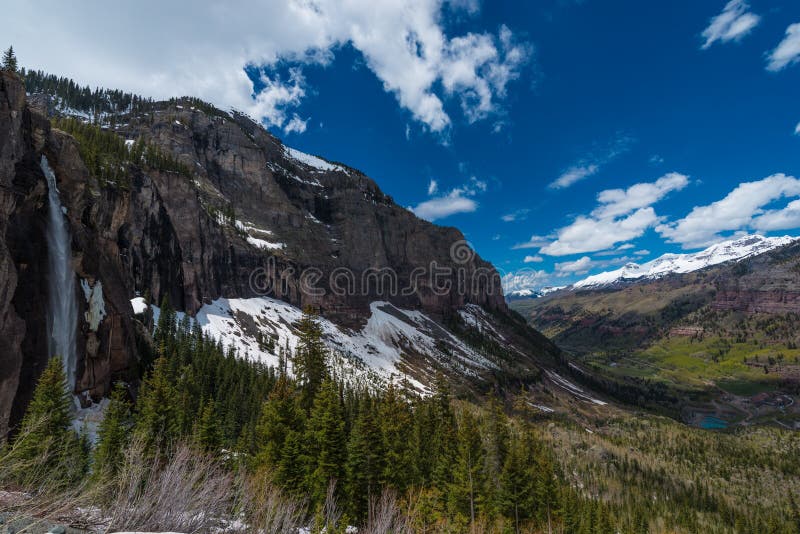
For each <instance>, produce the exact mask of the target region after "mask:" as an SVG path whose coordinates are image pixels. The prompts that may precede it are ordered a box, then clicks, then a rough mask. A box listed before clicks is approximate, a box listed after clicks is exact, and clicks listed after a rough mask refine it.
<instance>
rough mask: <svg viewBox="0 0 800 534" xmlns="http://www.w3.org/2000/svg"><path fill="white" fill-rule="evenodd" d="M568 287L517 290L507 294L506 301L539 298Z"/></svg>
mask: <svg viewBox="0 0 800 534" xmlns="http://www.w3.org/2000/svg"><path fill="white" fill-rule="evenodd" d="M565 287H566V286H544V287H542V288H540V289H515V290H512V291H509V292H507V293H506V301H508V302H510V301H512V300H516V299H525V298H539V297H543V296H545V295H547V294H549V293H552V292H554V291H559V290H561V289H564V288H565Z"/></svg>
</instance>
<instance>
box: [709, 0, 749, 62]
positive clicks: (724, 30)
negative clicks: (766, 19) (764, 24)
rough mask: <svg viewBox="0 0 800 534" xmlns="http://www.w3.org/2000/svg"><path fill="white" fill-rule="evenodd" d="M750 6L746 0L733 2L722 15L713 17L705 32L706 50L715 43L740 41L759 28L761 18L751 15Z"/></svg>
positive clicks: (734, 0) (733, 0)
mask: <svg viewBox="0 0 800 534" xmlns="http://www.w3.org/2000/svg"><path fill="white" fill-rule="evenodd" d="M749 10H750V6H749V5H748V4H747V2H745V1H744V0H731V1H730V2H728V3H727V4H726V5H725V7H724V8H723V10H722V13H720V14H719V15H717V16H715V17H713V18H712V19H711V21H710V22H709V24H708V27H707V28H706V29H705V30H703V38H704V39H705V42H704V43H703V46H702V47H701V48H703V49H704V50H705V49H706V48H708V47H710V46H711V45H712V44H714V43H715V42H717V41H719V42H721V43H727V42H729V41H738V40H739V39H741V38H742V37H744V36H745V35H747V34H748V33H750V32H751V31H752V30H753V28H755V27H756V26H758V23H759V22H760V21H761V17H759V16H758V15H755V14H753V13H751V12H750V11H749Z"/></svg>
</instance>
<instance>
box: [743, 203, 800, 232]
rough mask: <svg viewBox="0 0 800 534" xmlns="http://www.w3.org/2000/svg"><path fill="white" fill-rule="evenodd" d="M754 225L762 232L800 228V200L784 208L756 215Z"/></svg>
mask: <svg viewBox="0 0 800 534" xmlns="http://www.w3.org/2000/svg"><path fill="white" fill-rule="evenodd" d="M752 227H753V228H754V229H756V230H758V231H760V232H769V231H771V230H789V229H791V228H800V200H793V201H791V202H789V203H788V204H787V205H786V206H785V207H784V208H782V209H776V210H767V211H765V212H764V213H763V214H761V215H759V216H758V217H756V219H755V220H754V221H753V224H752Z"/></svg>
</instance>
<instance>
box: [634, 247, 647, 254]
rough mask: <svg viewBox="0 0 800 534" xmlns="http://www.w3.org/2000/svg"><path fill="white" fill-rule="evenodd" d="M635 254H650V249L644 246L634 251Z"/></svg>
mask: <svg viewBox="0 0 800 534" xmlns="http://www.w3.org/2000/svg"><path fill="white" fill-rule="evenodd" d="M633 255H634V256H649V255H650V251H649V250H647V249H646V248H643V249H642V250H637V251H636V252H634V253H633Z"/></svg>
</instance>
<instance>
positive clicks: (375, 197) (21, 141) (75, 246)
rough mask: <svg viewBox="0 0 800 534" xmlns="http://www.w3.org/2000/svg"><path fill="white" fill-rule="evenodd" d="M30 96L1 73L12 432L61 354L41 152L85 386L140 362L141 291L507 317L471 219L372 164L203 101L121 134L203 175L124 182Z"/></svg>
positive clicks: (177, 299)
mask: <svg viewBox="0 0 800 534" xmlns="http://www.w3.org/2000/svg"><path fill="white" fill-rule="evenodd" d="M31 100H32V101H31V103H30V104H28V102H27V101H26V96H25V90H24V87H23V85H22V83H21V81H20V80H19V79H18V78H17V77H15V76H13V75H9V74H7V73H0V353H2V359H0V427H2V428H0V432H3V433H4V432H5V431H6V429H7V423H8V421H11V422H12V423H13V422H14V421H16V420H18V419H19V418H20V416H21V414H22V412H23V410H24V407H25V406H26V405H27V402H28V400H29V397H30V393H31V391H32V385H33V383H35V379H36V377H38V375H39V372H40V371H41V369H42V368H43V366H44V364H45V362H46V359H47V325H46V320H45V317H46V312H47V290H46V287H47V284H46V280H47V276H48V273H47V267H46V266H47V253H48V252H47V246H46V239H45V235H44V232H45V230H46V211H47V186H46V182H45V179H44V176H43V174H42V172H41V169H40V167H39V161H40V159H41V156H42V155H44V156H46V157H47V159H48V161H49V163H50V166H51V167H52V168H53V169H54V171H55V174H56V178H57V180H58V187H59V191H60V196H61V201H62V204H63V205H64V207H65V208H66V214H67V218H68V222H69V227H70V231H71V235H72V252H73V266H74V269H75V272H76V275H77V279H78V282H79V283H78V284H76V295H77V300H78V302H79V306H80V310H79V311H80V317H81V318H82V320H81V321H80V324H79V325H77V328H78V329H79V330H80V332H79V336H78V338H79V341H78V354H79V358H78V362H77V377H78V378H77V384H76V392H78V393H81V394H83V395H84V397H86V398H88V397H94V398H97V397H98V396H101V395H103V394H105V393H107V392H108V390H109V387H110V384H111V383H112V380H115V379H127V380H131V379H133V378H134V377H135V376H136V373H135V372H134V370H135V368H136V364H137V352H136V343H137V338H139V337H142V336H141V334H142V332H143V327H142V325H140V324H139V323H138V322H137V321H135V320H134V319H133V310H132V307H131V303H130V299H131V298H133V297H134V296H137V295H151V296H152V300H153V301H154V302H159V301H160V299H161V298H162V297H164V296H168V297H169V299H170V301H171V303H172V304H173V306H175V307H176V308H178V309H180V310H184V311H186V312H187V313H189V314H190V315H193V314H194V313H195V312H197V311H198V310H199V309H200V308H201V307H202V306H203V305H204V304H208V303H209V302H211V301H213V300H215V299H218V298H220V297H226V298H236V297H240V298H247V297H252V296H256V295H260V296H268V297H273V298H276V299H280V300H282V301H285V302H288V303H290V304H293V305H295V306H299V307H301V306H305V305H307V304H311V305H314V306H316V307H318V308H319V309H320V311H321V313H322V314H323V315H324V316H325V317H326V318H327V319H330V320H331V321H333V322H334V323H337V324H339V325H341V326H342V327H343V328H359V327H360V326H362V325H364V324H365V323H366V321H367V318H368V317H369V315H370V303H371V302H374V301H386V302H389V303H391V304H393V305H395V306H398V307H401V308H403V309H406V310H420V311H421V312H424V313H426V314H428V316H430V317H433V318H436V319H437V320H439V321H442V322H443V321H446V320H448V318H452V317H453V316H455V315H457V314H456V312H457V310H459V309H461V308H463V307H464V306H465V305H468V304H473V305H477V306H480V307H481V308H483V309H484V310H486V311H489V312H495V313H498V314H500V315H501V316H504V317H508V315H507V312H508V310H507V309H506V304H505V301H504V299H503V295H502V290H501V288H500V282H499V277H498V276H497V273H496V271H495V270H494V268H493V267H492V266H491V265H490V264H488V263H486V262H485V261H483V260H482V259H481V258H480V257H478V256H477V255H476V254H475V253H474V252H473V251H472V250H471V249H469V248H468V247H466V245H465V243H464V241H463V236H462V234H461V233H460V232H459V231H458V230H456V229H454V228H443V227H438V226H435V225H432V224H430V223H428V222H426V221H423V220H420V219H418V218H417V217H416V216H414V215H413V214H412V213H410V212H409V211H407V210H406V209H404V208H402V207H400V206H398V205H396V204H395V203H394V202H393V201H392V199H391V198H390V197H388V196H387V195H385V194H383V193H382V192H381V191H380V189H379V188H378V187H377V185H376V184H375V183H374V182H373V181H372V180H371V179H369V178H368V177H366V176H364V175H363V174H362V173H360V172H359V171H357V170H355V169H351V168H349V167H347V166H344V165H341V164H334V163H330V162H327V161H325V160H321V159H319V158H315V157H313V156H308V155H306V154H302V153H300V152H297V151H293V150H292V149H289V148H287V147H284V146H283V145H282V144H281V142H280V141H279V140H278V139H276V138H275V137H273V136H271V135H270V134H269V133H268V132H266V131H265V130H264V129H263V128H261V127H260V126H259V125H257V124H255V123H253V122H252V121H250V120H249V119H248V118H246V117H243V116H238V115H231V114H227V113H224V112H221V111H219V110H215V109H213V108H209V107H207V106H200V105H197V107H195V105H194V104H198V103H196V102H194V101H189V100H187V101H185V102H180V101H179V102H175V103H172V104H167V103H162V104H156V105H155V106H154V107H155V108H156V109H154V110H152V111H149V112H147V113H143V114H141V115H139V116H137V115H135V114H134V115H126V116H120V117H115V119H114V122H116V126H114V129H115V130H116V132H117V133H118V134H119V135H121V136H123V137H125V138H126V139H128V140H130V142H131V143H132V142H133V141H135V140H140V139H141V140H143V141H145V142H147V143H149V144H151V145H154V146H156V147H158V148H159V149H160V150H161V151H162V152H163V153H165V154H170V155H172V156H173V157H175V158H177V160H178V161H179V162H180V163H181V164H182V165H184V168H188V169H190V170H191V173H190V176H188V175H187V173H176V172H167V171H163V170H156V169H155V168H152V167H149V166H147V165H146V164H144V163H142V164H141V165H138V164H137V165H132V166H131V167H130V169H129V172H128V179H127V181H126V183H112V182H100V181H98V180H97V179H96V178H95V177H94V176H92V174H91V173H90V172H89V170H88V169H87V166H86V165H85V163H84V161H83V160H82V159H81V155H80V151H79V146H78V144H77V142H76V140H75V139H74V138H73V137H71V136H70V135H68V134H66V133H64V132H61V131H59V130H57V129H54V128H51V126H50V122H49V120H48V118H46V116H45V115H46V114H48V113H49V112H52V110H53V106H51V105H50V103H49V102H48V99H47V98H46V97H43V96H41V95H37V97H36V98H32V99H31ZM201 108H202V109H201ZM137 332H138V333H137ZM146 336H147V335H146V333H145V334H144V337H146ZM536 343H537V344H539V348H542V350H544V351H545V352H549V351H552V350H554V349H553V348H552V346H550V345H549V344H548V343H547V342H546V341H545V340H543V339H538V338H537V339H536ZM530 366H532V364H530V362H529V367H530Z"/></svg>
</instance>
